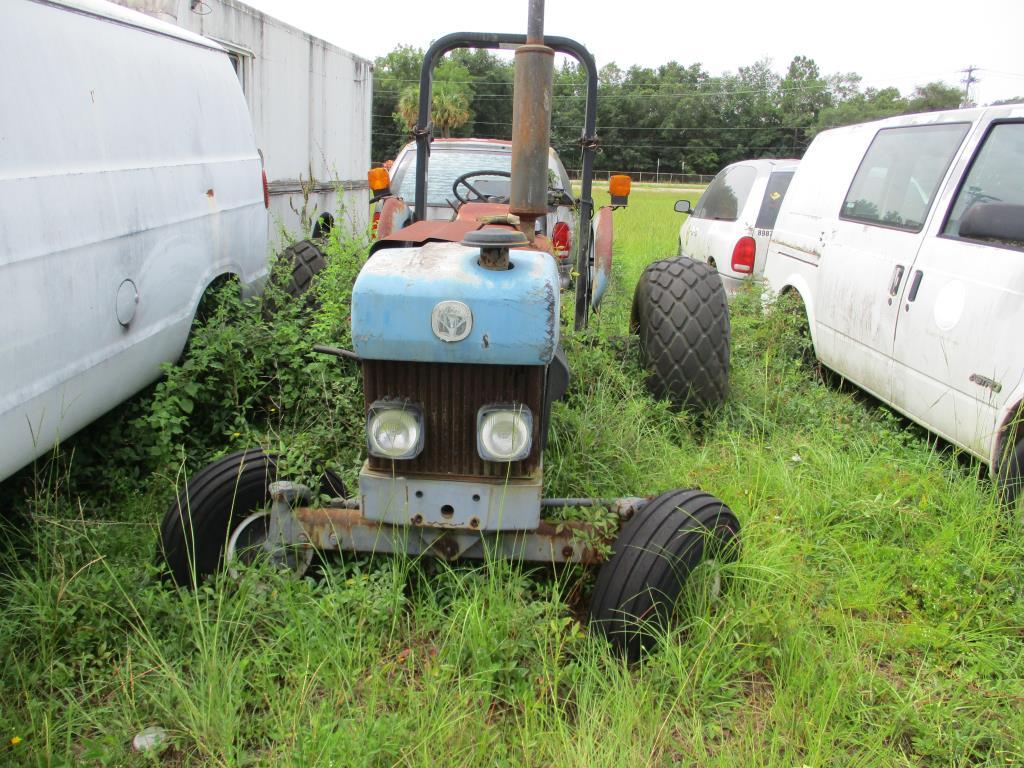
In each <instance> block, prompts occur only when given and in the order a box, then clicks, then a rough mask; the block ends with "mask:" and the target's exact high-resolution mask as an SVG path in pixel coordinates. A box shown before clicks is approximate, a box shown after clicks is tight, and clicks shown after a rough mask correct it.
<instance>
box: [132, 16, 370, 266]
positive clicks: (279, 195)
mask: <svg viewBox="0 0 1024 768" xmlns="http://www.w3.org/2000/svg"><path fill="white" fill-rule="evenodd" d="M115 1H116V2H119V3H121V4H122V5H127V6H129V7H133V8H135V9H137V10H142V11H145V12H147V13H150V14H151V15H154V16H158V17H159V18H163V19H164V20H166V21H171V22H173V23H175V24H178V25H179V26H181V27H184V28H186V29H188V30H190V31H192V32H196V33H198V34H201V35H204V36H205V37H209V38H213V39H214V40H216V41H217V42H219V43H221V44H222V45H224V47H226V48H228V49H229V50H231V51H232V52H234V53H235V54H236V55H237V57H238V60H240V61H241V63H242V72H241V77H242V80H243V87H244V89H245V95H246V100H247V101H248V104H249V111H250V113H251V114H252V119H253V126H254V128H255V130H256V139H257V143H258V145H259V147H260V149H261V150H262V151H263V155H264V160H265V164H266V165H265V167H266V171H267V178H268V179H269V181H270V193H271V224H270V226H271V230H272V231H271V233H270V234H271V243H272V245H273V246H274V247H275V248H276V247H278V246H280V243H281V242H282V240H283V239H285V237H286V233H287V234H290V236H292V237H295V238H299V239H301V238H302V237H308V236H309V224H310V222H311V221H312V220H315V218H316V216H318V215H319V214H320V213H321V212H324V211H330V212H332V213H334V214H335V216H336V219H337V221H338V223H339V224H342V225H344V226H345V227H346V228H349V229H362V228H365V227H366V224H367V217H368V209H369V190H368V188H367V184H366V171H367V169H368V168H369V167H370V113H371V105H372V67H371V62H370V61H368V60H367V59H363V58H361V57H359V56H356V55H354V54H352V53H349V52H348V51H344V50H342V49H340V48H337V47H336V46H333V45H331V44H330V43H328V42H325V41H324V40H321V39H319V38H317V37H314V36H313V35H311V34H309V33H306V32H303V31H301V30H299V29H296V28H295V27H291V26H289V25H287V24H285V23H284V22H281V21H278V20H277V19H275V18H273V17H271V16H267V15H266V14H264V13H261V12H260V11H257V10H256V9H254V8H250V7H249V6H247V5H245V4H244V3H240V2H237V1H236V0H202V2H201V3H196V2H193V0H115ZM193 6H194V7H195V8H196V10H192V8H193ZM339 210H340V211H341V215H338V213H339Z"/></svg>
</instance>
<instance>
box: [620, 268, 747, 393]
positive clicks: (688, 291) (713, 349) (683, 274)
mask: <svg viewBox="0 0 1024 768" xmlns="http://www.w3.org/2000/svg"><path fill="white" fill-rule="evenodd" d="M633 324H634V326H635V330H636V331H637V332H638V333H639V336H640V349H641V351H642V353H643V357H644V363H645V364H646V367H647V370H648V373H649V376H648V378H647V388H648V389H649V390H650V391H651V393H652V394H653V395H654V396H655V397H659V398H666V399H668V400H669V401H670V402H671V403H672V404H673V405H674V406H675V407H677V408H686V407H692V408H696V409H710V408H716V407H718V406H719V405H721V404H722V402H723V401H724V400H725V396H726V393H727V391H728V388H729V303H728V300H727V298H726V294H725V288H724V287H723V285H722V280H721V278H720V277H719V276H718V273H717V272H715V271H714V270H712V269H710V268H709V267H708V266H707V265H706V264H702V263H701V262H699V261H694V260H693V259H689V258H686V257H683V256H678V257H674V258H670V259H663V260H661V261H656V262H654V263H653V264H649V265H648V266H647V268H646V269H645V270H644V272H643V274H642V275H641V276H640V280H639V282H638V283H637V285H636V291H635V293H634V294H633Z"/></svg>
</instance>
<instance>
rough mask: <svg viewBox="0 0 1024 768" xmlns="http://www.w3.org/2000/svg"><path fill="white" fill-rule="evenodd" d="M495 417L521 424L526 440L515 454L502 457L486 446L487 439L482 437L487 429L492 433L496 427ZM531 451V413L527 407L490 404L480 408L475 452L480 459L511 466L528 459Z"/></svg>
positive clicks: (509, 404) (514, 404)
mask: <svg viewBox="0 0 1024 768" xmlns="http://www.w3.org/2000/svg"><path fill="white" fill-rule="evenodd" d="M495 415H505V416H508V417H511V418H512V419H514V420H515V419H518V420H519V421H520V422H521V423H522V424H523V430H524V432H525V436H526V440H525V442H524V445H523V447H521V448H520V449H519V450H517V451H516V452H514V453H512V454H509V455H502V454H500V453H497V452H494V451H491V450H490V447H493V446H488V445H486V443H487V438H485V436H484V430H485V429H486V428H488V427H489V428H490V430H491V431H493V429H494V426H496V424H495V423H494V418H493V417H494V416H495ZM489 417H491V418H489ZM514 444H515V443H514V440H513V445H514ZM532 451H533V411H531V410H530V408H529V406H527V405H525V404H524V403H491V404H488V405H484V406H481V407H480V409H479V410H478V411H477V413H476V452H477V455H478V456H480V458H481V459H483V460H484V461H493V462H497V463H500V464H511V463H512V462H515V461H523V460H524V459H526V458H528V457H529V455H530V453H531V452H532Z"/></svg>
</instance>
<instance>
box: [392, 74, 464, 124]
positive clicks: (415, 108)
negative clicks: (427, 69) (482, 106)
mask: <svg viewBox="0 0 1024 768" xmlns="http://www.w3.org/2000/svg"><path fill="white" fill-rule="evenodd" d="M460 86H461V84H460V83H453V82H449V81H446V80H438V81H437V82H435V83H434V92H433V95H432V98H431V99H430V112H431V118H432V119H433V122H434V125H435V126H436V127H437V128H438V129H439V130H440V131H441V136H442V138H445V139H447V138H450V137H451V135H452V129H453V128H458V127H459V126H460V125H464V124H465V123H467V122H468V121H469V119H470V118H471V117H472V116H473V113H472V112H471V111H470V109H469V93H468V91H467V90H466V89H465V88H463V87H460ZM419 105H420V89H419V88H418V87H416V86H411V87H409V88H406V89H405V90H404V91H402V95H401V97H400V98H399V100H398V112H396V113H395V115H394V116H395V118H396V119H397V120H399V121H401V122H402V124H403V125H404V126H405V129H406V130H410V129H412V127H413V126H414V125H415V124H416V118H417V117H418V115H419Z"/></svg>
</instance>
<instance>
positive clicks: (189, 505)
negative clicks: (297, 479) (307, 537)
mask: <svg viewBox="0 0 1024 768" xmlns="http://www.w3.org/2000/svg"><path fill="white" fill-rule="evenodd" d="M277 474H278V468H277V457H276V456H275V455H274V454H270V453H267V452H265V451H263V450H261V449H259V448H250V449H248V450H244V451H239V452H237V453H232V454H229V455H227V456H224V457H223V458H221V459H218V460H217V461H214V462H213V463H211V464H208V465H207V466H205V467H204V468H203V469H201V470H200V471H199V472H197V473H196V474H194V475H192V476H191V477H190V478H188V482H187V483H186V484H185V487H184V488H183V489H182V490H181V491H180V492H179V493H178V496H177V498H176V499H175V500H174V503H172V504H171V506H170V509H168V510H167V514H166V515H165V516H164V520H163V524H162V525H161V526H160V541H159V545H158V552H157V556H158V558H159V559H162V560H163V561H164V562H165V563H166V564H167V571H168V575H169V576H170V578H171V579H172V580H173V581H174V582H175V583H176V584H178V585H180V586H195V585H196V584H198V583H201V582H202V581H203V580H204V579H205V578H206V577H208V576H211V575H213V574H214V573H216V572H217V571H218V570H220V569H221V568H222V567H223V566H224V565H225V561H231V560H236V561H240V562H242V563H249V562H251V561H252V560H253V558H254V557H255V556H256V555H258V554H259V553H260V552H262V551H263V546H262V545H263V542H264V540H265V539H266V534H267V526H268V523H269V519H270V518H269V513H268V511H267V510H268V509H269V507H270V484H271V483H272V482H274V481H275V480H277V479H278V477H277ZM320 490H321V491H322V492H325V493H328V494H330V495H332V496H344V495H345V488H344V484H343V483H342V481H341V479H340V478H339V477H338V476H337V475H335V474H334V473H333V472H330V471H329V470H327V471H325V472H324V475H323V478H322V481H321V488H320ZM310 554H311V553H310V552H302V553H299V552H290V551H289V552H282V553H281V556H280V557H274V558H273V559H275V561H280V563H281V564H283V565H285V566H286V567H288V568H289V569H290V570H292V571H293V572H294V573H296V575H301V574H302V573H303V572H304V571H305V569H306V567H308V565H309V562H310V560H311V557H308V556H307V555H310Z"/></svg>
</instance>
